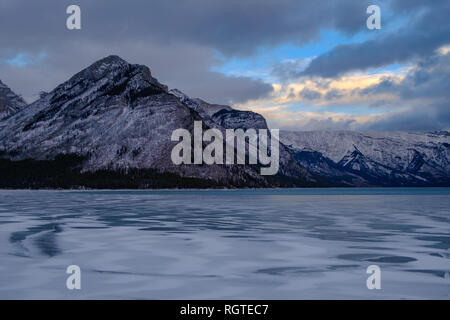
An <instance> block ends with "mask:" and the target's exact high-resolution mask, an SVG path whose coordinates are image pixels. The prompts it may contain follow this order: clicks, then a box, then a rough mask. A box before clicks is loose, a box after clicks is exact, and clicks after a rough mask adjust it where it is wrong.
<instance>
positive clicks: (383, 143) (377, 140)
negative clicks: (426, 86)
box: [280, 131, 450, 185]
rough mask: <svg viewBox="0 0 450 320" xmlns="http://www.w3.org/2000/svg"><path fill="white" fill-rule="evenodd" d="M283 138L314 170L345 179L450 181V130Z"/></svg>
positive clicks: (302, 134)
mask: <svg viewBox="0 0 450 320" xmlns="http://www.w3.org/2000/svg"><path fill="white" fill-rule="evenodd" d="M280 140H281V141H282V142H284V143H285V144H286V145H288V146H289V147H290V148H291V150H292V152H294V153H295V157H296V158H297V160H298V161H299V162H300V163H301V164H302V165H304V166H305V167H306V168H307V169H309V170H310V171H311V172H314V173H316V174H318V175H320V176H323V177H327V178H328V179H329V180H332V181H334V183H338V184H342V185H450V133H449V132H446V131H440V132H429V133H419V132H415V133H414V132H413V133H408V132H380V131H374V132H353V131H308V132H306V131H305V132H301V131H300V132H288V131H284V132H282V133H281V137H280Z"/></svg>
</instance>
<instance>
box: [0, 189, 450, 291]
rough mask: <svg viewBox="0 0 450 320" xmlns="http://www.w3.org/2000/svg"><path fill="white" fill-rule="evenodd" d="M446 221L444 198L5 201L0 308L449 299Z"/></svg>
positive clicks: (411, 194) (363, 195) (64, 196)
mask: <svg viewBox="0 0 450 320" xmlns="http://www.w3.org/2000/svg"><path fill="white" fill-rule="evenodd" d="M449 208H450V190H449V189H438V188H435V189H291V190H246V191H242V190H236V191H225V190H224V191H212V190H204V191H197V190H193V191H0V237H1V239H0V243H1V245H0V298H1V299H31V298H38V299H49V298H58V299H81V298H84V299H100V298H106V299H119V298H120V299H122V298H123V299H134V298H137V299H213V298H223V299H241V298H246V299H283V298H286V299H296V298H300V299H302V298H325V299H403V298H406V299H410V298H419V299H429V298H437V299H449V298H450V277H449V275H450V264H449V259H450V252H449V248H450V209H449ZM72 264H76V265H78V266H80V267H81V271H82V289H81V290H68V289H66V287H65V283H66V278H67V276H68V275H67V274H66V273H65V270H66V268H67V266H69V265H72ZM372 264H376V265H379V266H380V268H381V271H382V278H381V279H382V280H381V286H382V289H381V290H368V289H367V288H366V279H367V277H368V275H367V274H366V268H367V267H368V266H369V265H372Z"/></svg>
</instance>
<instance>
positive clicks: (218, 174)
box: [0, 56, 315, 188]
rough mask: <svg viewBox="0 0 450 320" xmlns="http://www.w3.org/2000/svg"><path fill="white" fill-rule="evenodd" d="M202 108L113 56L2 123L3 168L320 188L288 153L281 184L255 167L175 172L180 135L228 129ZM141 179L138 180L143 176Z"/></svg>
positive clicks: (203, 104)
mask: <svg viewBox="0 0 450 320" xmlns="http://www.w3.org/2000/svg"><path fill="white" fill-rule="evenodd" d="M189 99H190V98H189ZM191 100H192V99H191ZM195 101H196V103H197V105H198V106H199V107H200V108H198V109H197V110H196V109H195V108H193V106H192V105H191V106H189V105H188V104H187V103H186V101H183V100H182V99H180V95H179V96H176V95H174V94H172V93H170V92H169V90H168V88H167V86H165V85H163V84H161V83H159V82H158V80H157V79H155V78H153V77H152V75H151V71H150V69H149V68H148V67H146V66H142V65H136V64H129V63H127V62H126V61H125V60H123V59H121V58H120V57H118V56H108V57H106V58H103V59H101V60H99V61H97V62H94V63H93V64H91V65H90V66H88V67H87V68H85V69H83V70H82V71H80V72H78V73H77V74H75V75H74V76H72V77H71V78H70V79H69V80H67V81H65V82H64V83H62V84H60V85H58V86H57V87H56V88H55V89H53V90H52V91H51V92H49V93H46V94H45V95H42V96H41V98H40V99H38V100H37V101H35V102H33V103H31V104H30V105H28V106H27V107H26V108H24V109H23V110H21V111H20V112H17V113H15V114H13V115H11V116H10V117H8V119H7V120H5V121H0V157H1V158H3V160H5V161H10V163H5V164H4V165H5V168H9V169H11V166H14V164H17V163H18V162H20V161H28V160H33V161H39V165H41V164H42V163H43V162H44V163H46V164H48V163H47V162H49V161H53V160H55V159H56V158H58V156H60V155H65V156H68V157H69V158H70V157H71V156H73V157H72V158H70V159H71V160H70V161H69V162H70V163H71V166H72V169H73V170H76V171H78V172H79V174H81V175H83V174H92V173H95V172H103V173H104V172H107V173H108V174H115V173H117V172H119V173H120V174H123V175H124V176H126V175H127V172H129V171H136V170H137V171H139V170H141V171H142V170H143V171H146V170H154V171H155V172H152V175H153V173H156V174H167V173H169V174H172V175H176V176H179V177H182V178H189V179H191V178H192V179H201V180H204V181H209V182H211V183H208V185H210V184H213V185H220V186H229V187H235V186H241V187H270V186H272V187H275V186H284V185H285V186H296V185H297V186H300V185H304V184H305V185H312V184H315V181H314V179H313V177H312V175H310V174H309V172H308V171H307V170H305V169H304V168H302V167H301V166H300V164H298V163H297V162H296V161H295V160H294V159H293V157H292V155H291V154H290V153H288V152H285V151H282V153H281V159H280V162H281V163H282V166H283V168H281V170H280V174H279V175H278V176H276V177H263V176H261V175H260V174H259V170H258V166H255V165H251V166H250V165H215V164H214V165H180V166H176V165H174V164H173V163H172V161H171V150H172V148H173V146H174V145H175V142H172V141H171V134H172V132H173V131H174V130H176V129H179V128H184V129H186V130H188V131H190V132H192V131H193V125H194V121H203V120H205V121H204V123H203V125H204V129H208V128H209V127H212V126H213V125H214V126H215V127H218V128H221V129H222V130H225V129H226V128H225V127H223V126H222V124H221V123H217V122H215V121H213V120H211V117H209V118H207V119H206V116H205V115H204V116H205V119H203V118H202V108H203V109H205V108H206V109H208V108H210V107H211V108H216V107H215V106H217V105H210V104H208V103H206V102H204V101H202V100H195ZM228 108H229V107H228ZM222 109H227V108H222ZM230 109H231V108H230ZM229 112H232V111H231V110H230V111H229ZM205 113H207V112H205ZM250 120H252V119H250ZM264 123H265V120H264ZM231 124H232V121H231ZM58 159H60V158H58ZM74 159H78V163H76V165H75V164H74V163H72V162H71V161H72V160H74ZM64 161H65V160H64ZM64 161H63V163H65V162H64ZM5 170H6V169H5ZM145 174H147V173H145ZM136 175H137V177H136V180H139V179H140V177H139V175H140V174H139V173H138V174H136ZM11 179H12V180H14V179H13V178H11ZM25 184H26V183H25ZM189 186H192V185H191V184H190V185H189ZM133 187H144V188H145V184H142V183H139V182H136V184H135V185H133ZM169 187H183V186H180V185H178V184H174V185H169Z"/></svg>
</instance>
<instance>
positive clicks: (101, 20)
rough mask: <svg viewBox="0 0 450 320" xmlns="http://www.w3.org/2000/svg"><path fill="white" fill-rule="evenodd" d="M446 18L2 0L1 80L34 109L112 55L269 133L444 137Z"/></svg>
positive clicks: (441, 1) (330, 6) (340, 6)
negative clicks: (252, 116) (262, 124)
mask: <svg viewBox="0 0 450 320" xmlns="http://www.w3.org/2000/svg"><path fill="white" fill-rule="evenodd" d="M71 4H77V5H79V6H80V8H81V18H82V29H81V30H68V29H67V28H66V19H67V17H68V15H67V14H66V8H67V7H68V6H69V5H71ZM371 4H376V5H378V6H379V7H380V8H381V26H382V28H381V30H369V29H367V27H366V20H367V18H368V17H369V15H368V14H367V13H366V9H367V7H368V6H369V5H371ZM449 17H450V1H449V0H433V1H427V0H373V1H365V0H320V1H312V0H226V1H225V0H220V1H218V0H161V1H153V0H142V1H138V0H127V1H125V0H122V1H116V0H95V1H92V0H71V1H66V0H36V1H29V0H27V1H25V0H0V41H1V46H0V79H1V80H2V81H3V82H4V83H6V84H8V85H9V86H10V87H11V88H12V89H13V90H14V91H16V92H17V93H19V94H21V95H23V96H24V97H25V98H26V99H27V100H28V101H30V102H31V101H32V100H33V99H35V97H36V96H37V94H38V93H39V92H40V91H50V90H51V89H53V88H54V87H55V86H56V85H58V84H59V83H61V82H63V81H65V80H67V79H68V78H70V76H72V75H73V74H74V73H76V72H78V71H80V70H81V69H83V68H85V67H87V66H88V65H90V64H91V63H92V62H94V61H96V60H98V59H100V58H102V57H104V56H107V55H110V54H117V55H119V56H121V57H122V58H124V59H125V60H127V61H128V62H130V63H139V64H145V65H147V66H149V67H150V69H151V70H152V74H153V76H155V77H156V78H158V79H159V80H160V81H161V82H163V83H165V84H167V85H168V86H169V87H170V88H178V89H180V90H182V91H184V92H185V93H187V94H189V95H191V96H194V97H201V98H203V99H204V100H207V101H209V102H215V103H226V104H231V105H233V106H234V107H236V108H239V109H245V110H254V111H257V112H260V113H262V114H263V115H264V116H265V117H266V118H267V119H268V122H269V125H270V126H271V127H273V128H284V129H292V130H340V129H350V130H409V131H413V130H418V131H423V130H445V129H446V130H448V129H450V99H449V98H450V20H449Z"/></svg>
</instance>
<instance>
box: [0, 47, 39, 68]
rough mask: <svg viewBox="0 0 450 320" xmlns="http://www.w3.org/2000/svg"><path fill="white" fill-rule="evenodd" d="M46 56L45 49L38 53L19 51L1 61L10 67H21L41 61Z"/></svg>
mask: <svg viewBox="0 0 450 320" xmlns="http://www.w3.org/2000/svg"><path fill="white" fill-rule="evenodd" d="M46 56H47V54H46V53H45V51H41V52H40V53H38V54H30V53H28V52H19V53H17V54H16V55H15V56H14V57H12V58H7V59H3V60H2V62H3V63H6V64H8V65H10V66H12V67H19V68H23V67H27V66H30V65H34V64H36V63H38V62H40V61H42V60H43V59H45V57H46Z"/></svg>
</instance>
